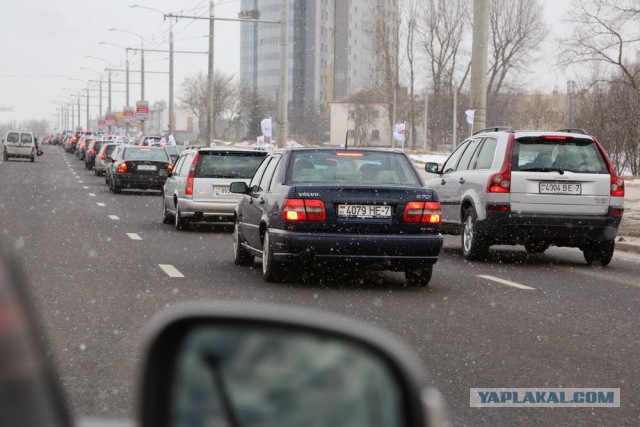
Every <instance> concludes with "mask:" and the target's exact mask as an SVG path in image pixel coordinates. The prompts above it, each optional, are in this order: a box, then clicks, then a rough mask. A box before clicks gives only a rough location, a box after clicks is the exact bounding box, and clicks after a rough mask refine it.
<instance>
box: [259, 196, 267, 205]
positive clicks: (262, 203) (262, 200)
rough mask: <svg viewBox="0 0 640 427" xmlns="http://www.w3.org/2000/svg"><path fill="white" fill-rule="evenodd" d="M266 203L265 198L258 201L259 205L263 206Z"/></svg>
mask: <svg viewBox="0 0 640 427" xmlns="http://www.w3.org/2000/svg"><path fill="white" fill-rule="evenodd" d="M264 202H265V200H264V197H261V198H260V200H258V203H260V204H261V205H264Z"/></svg>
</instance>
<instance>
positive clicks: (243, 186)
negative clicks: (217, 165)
mask: <svg viewBox="0 0 640 427" xmlns="http://www.w3.org/2000/svg"><path fill="white" fill-rule="evenodd" d="M229 191H230V192H232V193H236V194H247V193H248V192H249V186H248V185H247V183H246V182H244V181H239V182H232V183H231V185H230V186H229Z"/></svg>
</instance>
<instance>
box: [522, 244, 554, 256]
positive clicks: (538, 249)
mask: <svg viewBox="0 0 640 427" xmlns="http://www.w3.org/2000/svg"><path fill="white" fill-rule="evenodd" d="M524 248H525V249H526V251H527V252H528V253H530V254H541V253H544V251H546V250H547V249H549V244H548V243H546V242H527V243H525V244H524Z"/></svg>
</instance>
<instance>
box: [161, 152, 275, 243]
mask: <svg viewBox="0 0 640 427" xmlns="http://www.w3.org/2000/svg"><path fill="white" fill-rule="evenodd" d="M266 156H267V153H266V152H264V151H256V150H251V149H244V148H233V147H232V148H200V149H187V150H184V151H183V152H182V153H181V155H180V157H179V158H178V160H177V161H176V162H175V167H174V168H173V172H172V173H171V174H170V176H169V178H168V179H167V180H166V182H165V184H164V192H163V195H164V197H163V205H162V219H163V222H164V223H165V224H170V223H171V222H173V223H174V225H175V227H176V229H178V230H181V229H184V228H185V227H186V226H187V225H188V223H189V222H211V223H233V221H234V218H235V207H236V204H237V202H238V200H239V199H240V195H238V194H233V193H231V192H229V185H230V184H231V183H232V182H235V181H245V182H246V183H247V184H248V183H249V181H250V180H251V178H252V177H253V174H254V173H255V171H256V169H258V166H260V163H262V161H263V160H264V158H265V157H266Z"/></svg>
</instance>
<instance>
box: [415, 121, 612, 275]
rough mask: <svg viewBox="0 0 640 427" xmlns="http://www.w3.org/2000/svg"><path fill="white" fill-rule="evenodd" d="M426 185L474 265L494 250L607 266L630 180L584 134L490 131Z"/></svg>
mask: <svg viewBox="0 0 640 427" xmlns="http://www.w3.org/2000/svg"><path fill="white" fill-rule="evenodd" d="M425 170H426V171H427V172H429V173H434V174H437V176H436V177H435V178H432V179H430V180H428V181H427V183H426V187H428V188H431V189H434V190H436V192H437V194H438V198H439V199H440V205H441V207H442V224H441V232H443V233H448V234H455V235H458V234H461V235H462V251H463V255H464V257H465V258H466V259H468V260H476V259H479V258H481V257H483V256H484V255H486V253H487V251H488V249H489V247H490V246H491V245H524V247H525V249H526V250H527V252H529V253H542V252H544V251H545V250H546V249H547V248H548V247H549V246H550V245H555V246H568V247H577V248H580V250H581V251H582V252H583V254H584V258H585V260H586V262H587V264H591V263H593V262H594V261H599V262H600V264H601V265H603V266H606V265H608V264H609V262H610V261H611V258H612V257H613V252H614V246H615V244H614V241H615V237H616V234H617V232H618V226H619V225H620V220H621V219H622V213H623V206H624V181H623V179H622V178H620V177H619V176H618V175H617V174H616V172H615V171H614V169H613V165H612V164H611V161H610V160H609V158H608V157H607V154H606V153H605V151H604V149H603V148H602V146H601V145H600V143H599V142H598V141H597V140H596V139H595V138H594V137H593V136H591V135H589V134H587V132H585V131H583V130H581V129H565V130H562V131H556V132H546V131H516V130H513V129H511V128H490V129H485V130H483V131H480V132H478V133H476V134H474V135H473V136H472V137H471V138H469V139H467V140H465V141H463V142H462V143H461V144H460V145H459V146H458V147H457V148H456V149H455V151H454V152H453V153H452V154H451V155H450V156H449V158H448V159H447V160H446V162H445V163H444V165H443V167H442V169H440V168H439V167H438V164H437V163H427V164H426V165H425Z"/></svg>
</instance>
